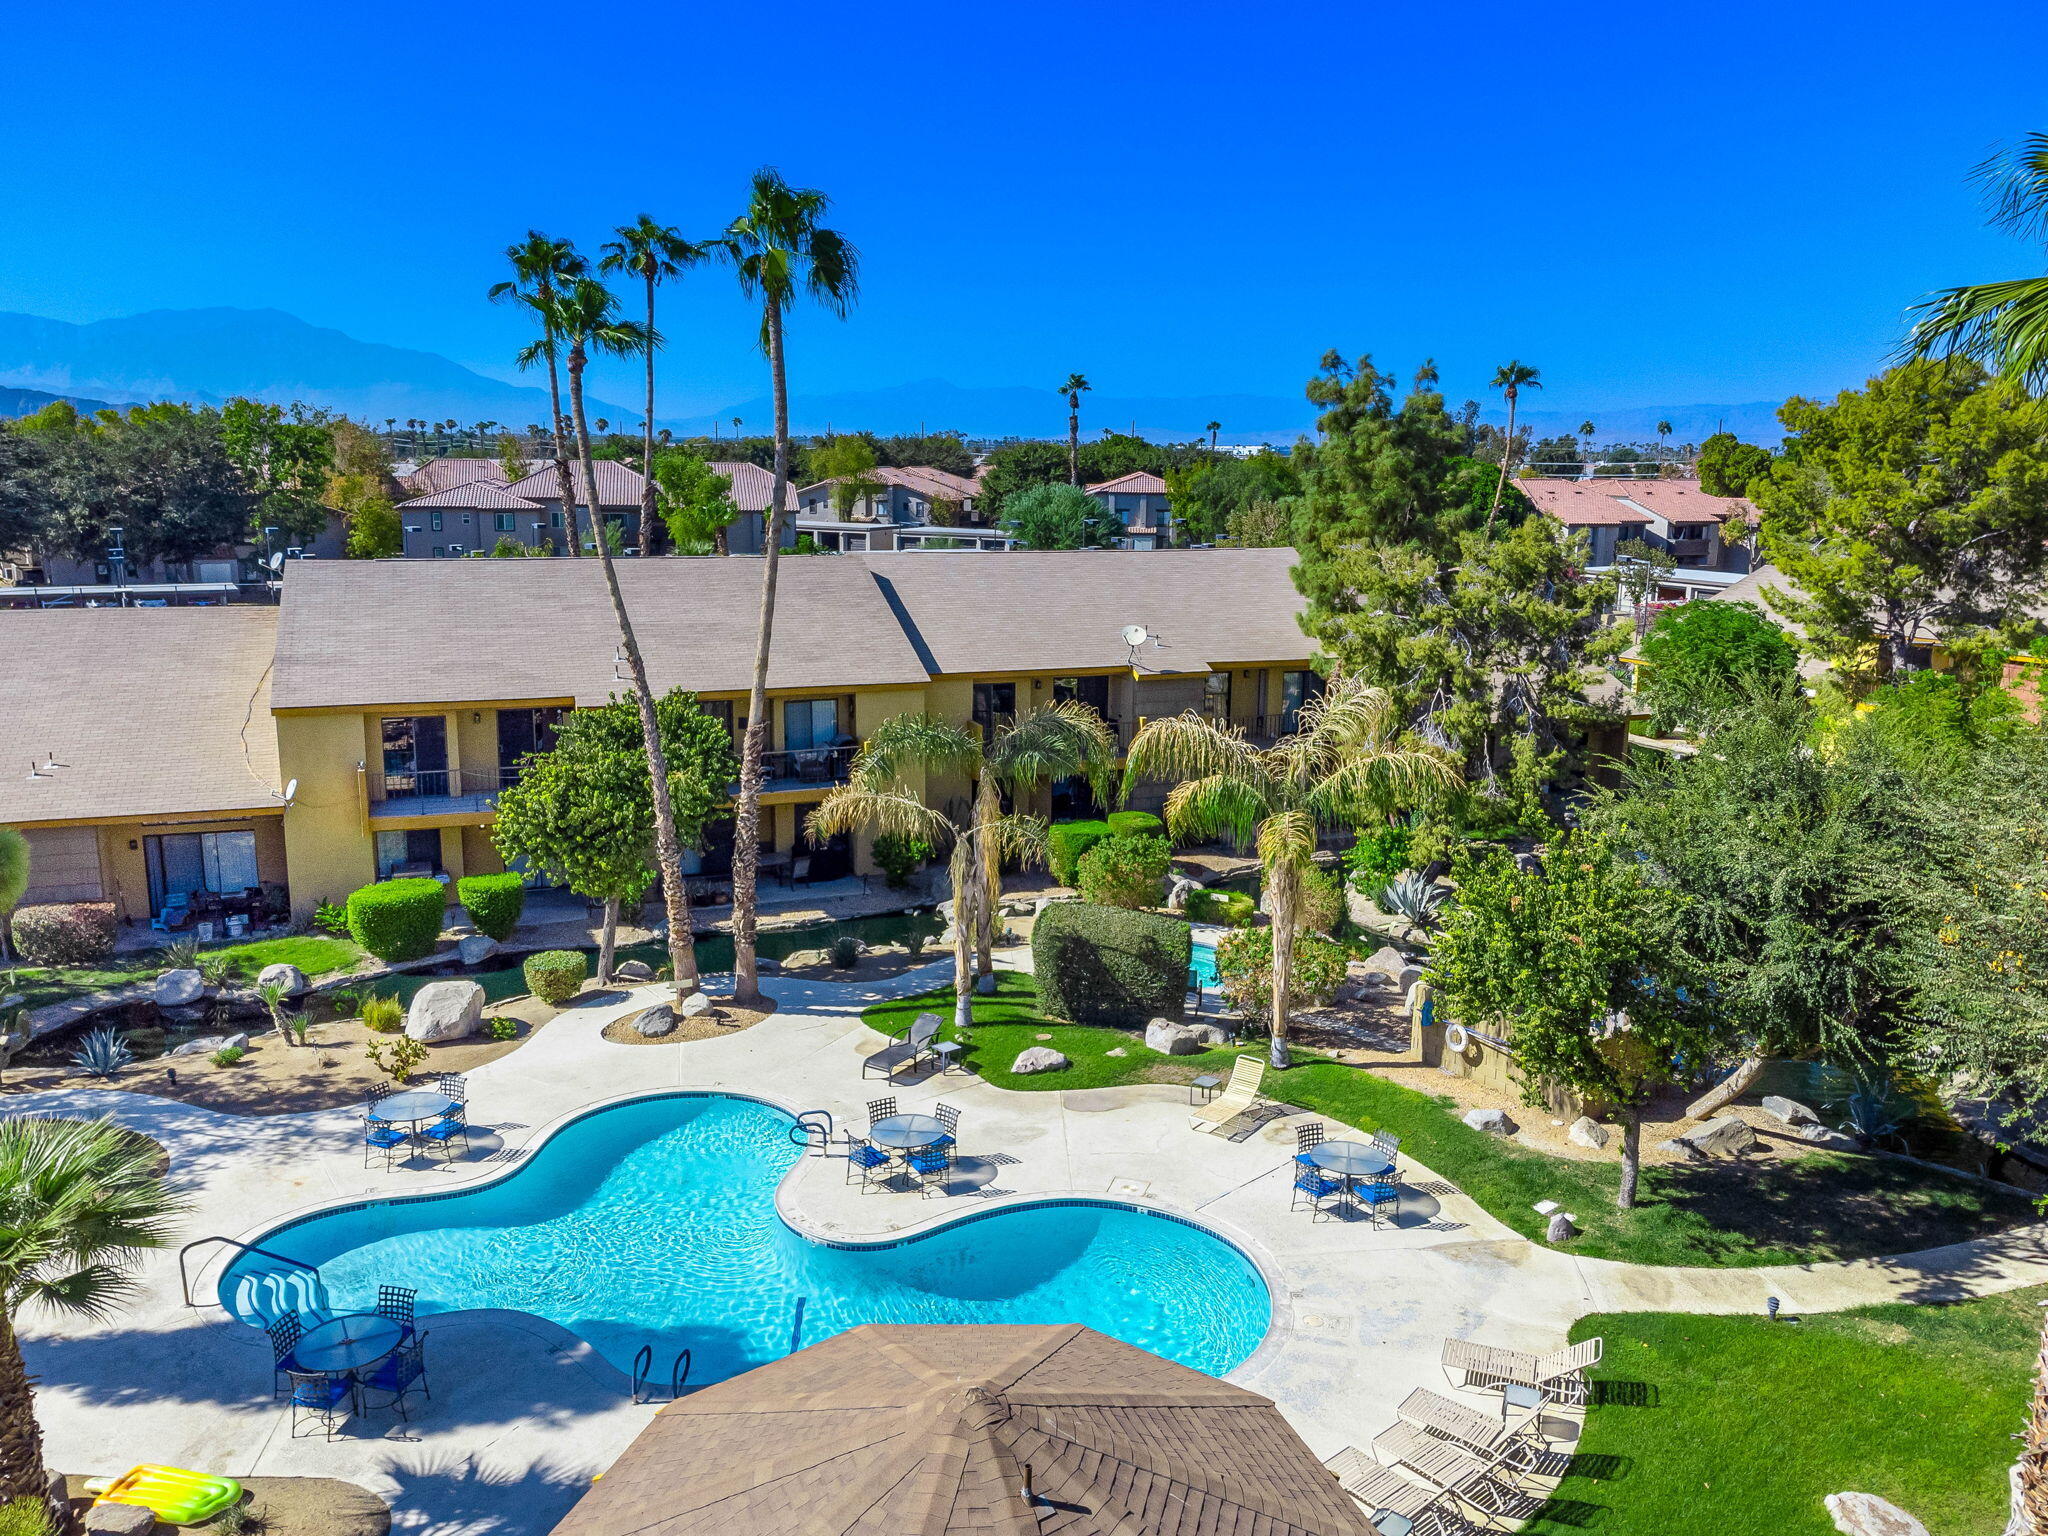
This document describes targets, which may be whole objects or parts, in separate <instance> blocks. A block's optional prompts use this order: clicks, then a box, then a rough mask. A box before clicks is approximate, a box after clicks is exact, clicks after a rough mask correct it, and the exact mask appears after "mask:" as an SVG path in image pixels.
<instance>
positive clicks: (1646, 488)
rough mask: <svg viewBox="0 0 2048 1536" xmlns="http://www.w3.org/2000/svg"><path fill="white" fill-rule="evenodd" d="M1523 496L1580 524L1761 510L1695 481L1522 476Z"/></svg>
mask: <svg viewBox="0 0 2048 1536" xmlns="http://www.w3.org/2000/svg"><path fill="white" fill-rule="evenodd" d="M1515 484H1516V486H1517V487H1519V488H1520V490H1521V492H1522V494H1523V495H1525V496H1527V497H1528V498H1529V500H1531V501H1532V502H1534V503H1535V504H1536V510H1537V511H1539V512H1546V513H1548V514H1549V515H1550V516H1552V517H1554V518H1556V519H1557V520H1558V521H1559V522H1561V523H1568V524H1570V525H1571V526H1573V527H1575V528H1585V527H1593V526H1596V525H1608V524H1622V525H1628V524H1638V523H1648V522H1651V521H1654V520H1655V518H1663V519H1664V520H1665V521H1666V522H1671V523H1702V522H1714V523H1726V522H1749V523H1753V522H1755V521H1756V520H1757V510H1756V508H1755V507H1753V506H1751V505H1750V504H1749V503H1748V502H1747V501H1745V500H1744V499H1743V498H1742V497H1740V496H1709V495H1708V494H1707V493H1706V492H1705V491H1703V490H1701V489H1700V488H1699V483H1698V482H1697V481H1692V480H1553V479H1536V480H1517V481H1516V482H1515Z"/></svg>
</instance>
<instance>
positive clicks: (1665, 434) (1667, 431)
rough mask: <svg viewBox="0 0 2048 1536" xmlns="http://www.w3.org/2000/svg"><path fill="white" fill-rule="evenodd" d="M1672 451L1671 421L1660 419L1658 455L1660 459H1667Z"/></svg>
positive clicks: (1658, 425) (1658, 426) (1658, 424)
mask: <svg viewBox="0 0 2048 1536" xmlns="http://www.w3.org/2000/svg"><path fill="white" fill-rule="evenodd" d="M1670 453H1671V423H1670V422H1668V421H1660V422H1658V423H1657V457H1658V458H1659V459H1660V460H1661V459H1665V458H1668V457H1669V456H1670Z"/></svg>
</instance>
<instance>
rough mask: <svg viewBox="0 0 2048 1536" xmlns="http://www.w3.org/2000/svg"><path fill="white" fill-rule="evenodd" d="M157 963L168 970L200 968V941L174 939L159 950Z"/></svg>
mask: <svg viewBox="0 0 2048 1536" xmlns="http://www.w3.org/2000/svg"><path fill="white" fill-rule="evenodd" d="M157 963H158V964H159V965H161V966H162V967H163V968H164V969H165V970H167V971H191V970H197V969H198V968H199V941H198V940H197V939H173V940H171V942H170V943H168V944H166V945H165V946H164V947H163V948H162V949H160V950H158V951H157Z"/></svg>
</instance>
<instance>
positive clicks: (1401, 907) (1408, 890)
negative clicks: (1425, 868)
mask: <svg viewBox="0 0 2048 1536" xmlns="http://www.w3.org/2000/svg"><path fill="white" fill-rule="evenodd" d="M1448 894H1449V892H1447V891H1446V890H1445V889H1444V888H1443V887H1442V886H1440V885H1438V884H1437V883H1436V882H1435V881H1434V880H1430V879H1427V878H1425V877H1424V875H1423V874H1422V872H1421V871H1420V870H1414V869H1411V870H1407V871H1405V872H1403V873H1401V874H1398V875H1396V876H1394V878H1393V879H1391V880H1389V881H1388V882H1387V887H1386V889H1385V890H1383V891H1381V892H1380V893H1379V895H1378V896H1377V897H1376V898H1375V899H1374V901H1373V905H1374V906H1376V907H1378V908H1379V909H1380V910H1381V911H1382V912H1385V913H1387V914H1389V915H1390V916H1393V917H1398V918H1401V919H1403V920H1404V921H1406V922H1410V923H1413V924H1414V925H1415V926H1416V927H1417V928H1420V929H1422V930H1423V932H1425V933H1428V932H1430V931H1432V930H1433V929H1435V927H1436V925H1437V923H1438V921H1439V919H1440V917H1441V914H1442V911H1443V905H1444V898H1445V897H1446V896H1447V895H1448Z"/></svg>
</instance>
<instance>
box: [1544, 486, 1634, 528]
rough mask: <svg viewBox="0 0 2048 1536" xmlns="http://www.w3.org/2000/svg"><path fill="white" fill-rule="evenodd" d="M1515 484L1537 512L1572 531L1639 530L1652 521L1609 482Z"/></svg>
mask: <svg viewBox="0 0 2048 1536" xmlns="http://www.w3.org/2000/svg"><path fill="white" fill-rule="evenodd" d="M1515 485H1516V487H1517V488H1518V489H1520V491H1521V492H1522V494H1523V495H1525V496H1527V497H1528V498H1529V500H1530V501H1532V502H1534V503H1535V504H1536V510H1537V511H1538V512H1542V513H1545V514H1547V515H1549V516H1551V517H1554V518H1556V519H1557V520H1558V521H1559V522H1560V523H1564V524H1567V525H1569V526H1570V527H1573V528H1595V527H1613V526H1620V527H1642V526H1648V525H1649V524H1650V523H1651V522H1653V521H1655V519H1653V518H1652V517H1651V516H1650V514H1649V513H1647V512H1645V511H1643V509H1642V508H1640V507H1632V506H1630V505H1629V504H1628V501H1627V498H1626V497H1625V496H1623V495H1622V494H1621V491H1620V489H1619V486H1618V485H1617V483H1616V482H1614V481H1611V480H1608V481H1601V480H1517V481H1516V482H1515Z"/></svg>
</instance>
